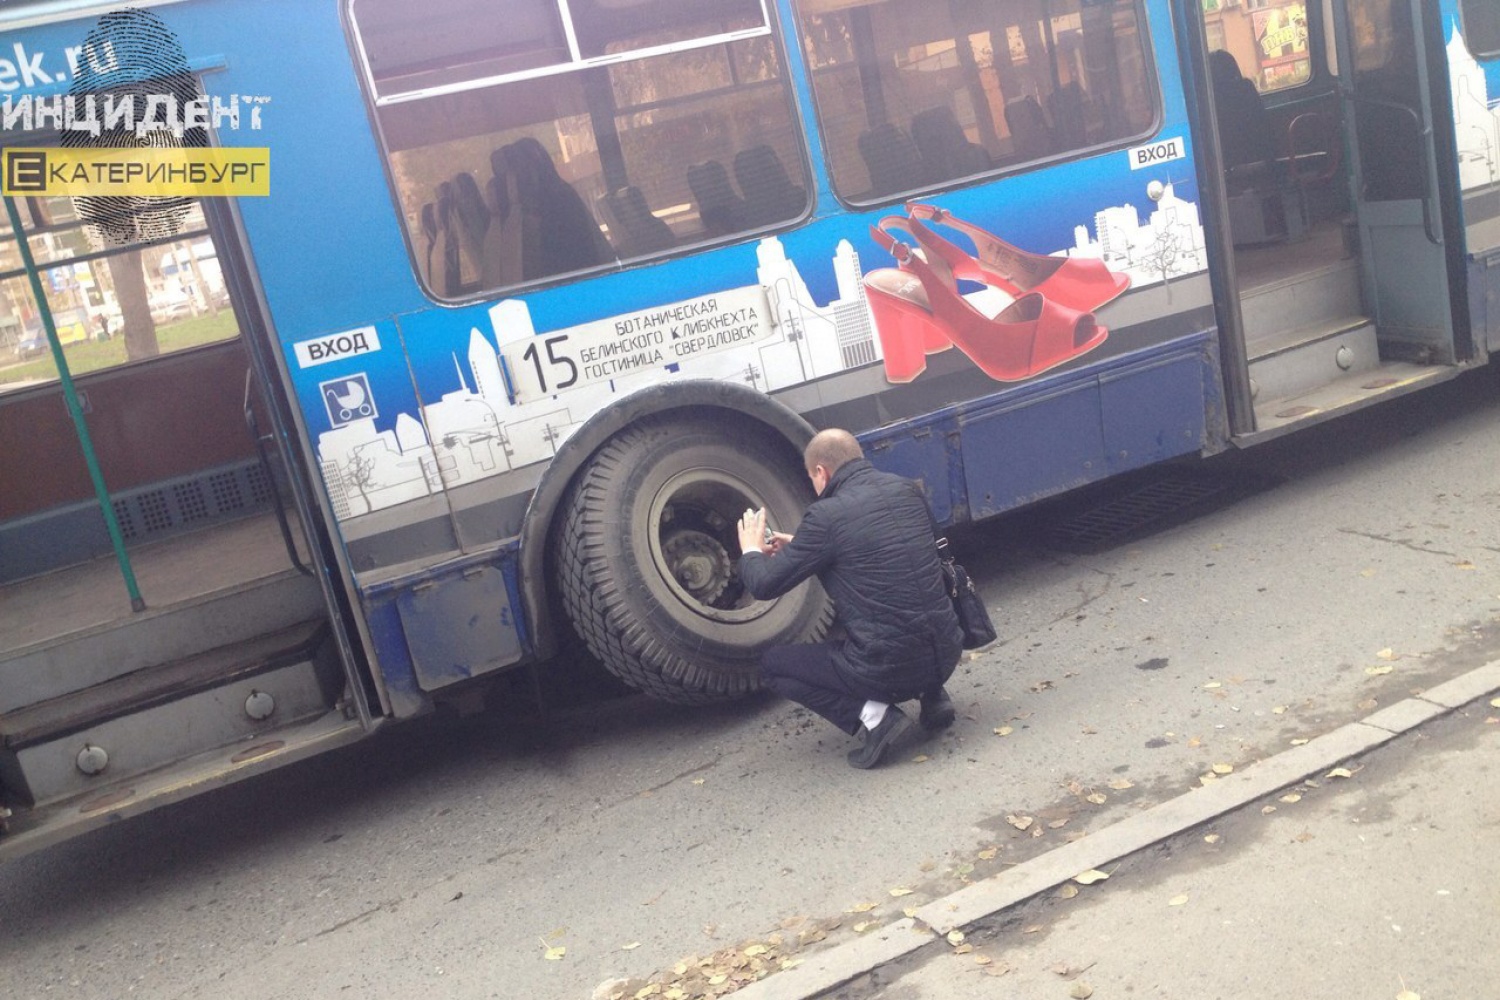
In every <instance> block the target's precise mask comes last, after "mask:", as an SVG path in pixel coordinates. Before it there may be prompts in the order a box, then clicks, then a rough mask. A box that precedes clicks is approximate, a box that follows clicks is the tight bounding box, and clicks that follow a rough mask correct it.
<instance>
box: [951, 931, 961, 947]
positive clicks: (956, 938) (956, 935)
mask: <svg viewBox="0 0 1500 1000" xmlns="http://www.w3.org/2000/svg"><path fill="white" fill-rule="evenodd" d="M948 943H949V944H951V945H953V947H955V948H957V947H958V946H959V945H961V944H963V943H964V932H963V931H949V932H948Z"/></svg>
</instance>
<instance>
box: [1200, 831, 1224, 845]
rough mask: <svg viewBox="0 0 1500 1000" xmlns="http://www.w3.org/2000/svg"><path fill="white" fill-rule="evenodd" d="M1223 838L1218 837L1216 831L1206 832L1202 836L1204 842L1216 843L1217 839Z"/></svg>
mask: <svg viewBox="0 0 1500 1000" xmlns="http://www.w3.org/2000/svg"><path fill="white" fill-rule="evenodd" d="M1223 839H1224V838H1223V837H1220V836H1219V835H1218V834H1217V833H1210V834H1208V835H1207V836H1205V837H1204V838H1203V842H1204V843H1205V844H1217V843H1218V842H1219V841H1221V840H1223Z"/></svg>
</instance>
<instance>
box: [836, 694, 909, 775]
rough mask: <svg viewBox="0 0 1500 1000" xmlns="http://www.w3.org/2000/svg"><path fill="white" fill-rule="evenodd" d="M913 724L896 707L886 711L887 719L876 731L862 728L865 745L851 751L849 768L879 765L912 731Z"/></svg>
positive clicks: (881, 722) (861, 733) (881, 721)
mask: <svg viewBox="0 0 1500 1000" xmlns="http://www.w3.org/2000/svg"><path fill="white" fill-rule="evenodd" d="M911 726H912V722H911V719H909V718H907V716H906V713H905V712H903V711H901V709H899V708H897V707H896V706H895V705H891V706H889V707H888V708H887V709H886V710H885V718H883V719H881V720H880V725H878V726H876V727H875V728H874V729H866V728H864V727H860V730H859V735H860V738H861V739H863V740H864V745H863V746H861V747H859V748H858V749H855V750H850V751H849V766H850V767H859V768H868V767H874V766H875V765H876V764H879V763H880V761H881V759H882V758H884V757H885V755H886V753H887V752H888V751H889V750H891V749H892V748H893V747H895V746H896V745H897V744H899V743H900V742H901V739H902V737H904V736H905V735H906V734H907V733H909V732H910V731H911Z"/></svg>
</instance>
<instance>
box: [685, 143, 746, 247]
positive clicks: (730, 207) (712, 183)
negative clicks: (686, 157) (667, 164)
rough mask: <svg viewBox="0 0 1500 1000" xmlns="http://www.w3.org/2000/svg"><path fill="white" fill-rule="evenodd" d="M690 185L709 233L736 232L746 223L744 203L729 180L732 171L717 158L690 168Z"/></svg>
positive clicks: (699, 213)
mask: <svg viewBox="0 0 1500 1000" xmlns="http://www.w3.org/2000/svg"><path fill="white" fill-rule="evenodd" d="M687 182H688V188H689V189H691V190H692V192H693V200H694V201H696V202H697V203H698V218H700V219H701V220H703V228H704V230H705V231H706V232H707V233H708V234H709V235H710V236H723V235H726V234H728V233H737V232H740V231H742V230H744V229H748V228H749V227H748V226H747V225H746V210H745V202H744V200H743V199H741V198H740V196H739V195H738V194H736V193H735V190H734V186H733V185H732V184H730V183H729V171H727V170H725V169H724V164H722V163H720V162H719V161H718V160H708V161H706V162H703V163H695V164H693V165H692V166H690V167H688V172H687Z"/></svg>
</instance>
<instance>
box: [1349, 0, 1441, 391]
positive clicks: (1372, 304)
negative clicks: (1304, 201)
mask: <svg viewBox="0 0 1500 1000" xmlns="http://www.w3.org/2000/svg"><path fill="white" fill-rule="evenodd" d="M1423 6H1424V5H1422V4H1420V3H1417V2H1414V0H1348V4H1347V7H1340V6H1338V5H1335V17H1336V21H1337V22H1339V23H1337V25H1336V35H1337V38H1338V41H1339V51H1340V54H1341V56H1342V58H1341V59H1340V63H1341V64H1342V65H1345V66H1347V67H1348V69H1347V72H1345V73H1344V74H1343V75H1342V77H1341V79H1342V81H1343V86H1344V91H1343V94H1344V101H1345V107H1346V120H1347V121H1348V122H1349V124H1350V131H1351V132H1352V139H1353V141H1352V143H1351V148H1352V149H1353V150H1354V151H1355V156H1354V157H1353V164H1352V177H1353V181H1354V183H1353V191H1354V202H1355V203H1354V211H1355V216H1356V218H1357V220H1358V227H1359V229H1358V232H1359V240H1358V243H1359V251H1360V252H1359V260H1360V266H1361V268H1362V271H1363V285H1364V289H1365V299H1366V305H1367V308H1368V309H1369V312H1370V316H1371V318H1372V319H1373V320H1374V322H1375V329H1376V331H1377V335H1378V340H1379V343H1380V348H1381V355H1382V357H1389V358H1394V359H1402V358H1405V359H1410V360H1415V361H1419V362H1423V361H1425V362H1432V363H1442V364H1453V363H1454V362H1455V361H1457V360H1459V354H1460V353H1462V352H1461V351H1460V350H1459V348H1458V347H1457V345H1456V344H1455V338H1454V329H1453V310H1452V302H1451V292H1450V288H1449V275H1448V266H1447V259H1446V250H1445V243H1446V240H1445V236H1444V229H1443V214H1442V202H1441V201H1440V199H1439V195H1438V191H1439V180H1438V176H1439V175H1438V161H1437V153H1436V149H1435V144H1434V132H1435V129H1436V126H1437V123H1436V121H1435V119H1434V115H1433V93H1432V89H1431V80H1430V77H1429V74H1428V66H1427V59H1428V52H1429V49H1428V46H1427V44H1426V33H1427V30H1428V29H1427V27H1426V26H1424V23H1423V21H1424V18H1423ZM1427 6H1430V5H1427ZM1434 30H1435V29H1434Z"/></svg>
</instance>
